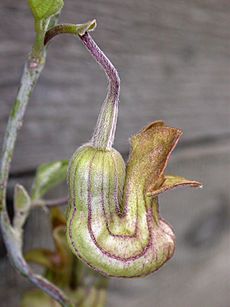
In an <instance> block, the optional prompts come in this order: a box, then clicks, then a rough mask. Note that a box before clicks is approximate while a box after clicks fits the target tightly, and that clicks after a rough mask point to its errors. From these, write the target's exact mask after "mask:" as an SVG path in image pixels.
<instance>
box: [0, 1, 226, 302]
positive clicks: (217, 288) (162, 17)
mask: <svg viewBox="0 0 230 307" xmlns="http://www.w3.org/2000/svg"><path fill="white" fill-rule="evenodd" d="M93 18H96V19H97V22H98V27H97V29H96V31H95V32H94V33H93V37H94V38H95V40H96V41H97V43H98V44H99V46H100V47H101V48H102V49H103V50H104V51H105V53H106V54H107V55H108V57H109V58H110V59H111V60H112V62H113V63H114V65H115V66H116V67H117V68H118V71H119V73H120V77H121V99H120V113H119V120H118V128H117V133H116V142H115V147H116V148H117V149H118V150H119V151H120V152H121V153H122V155H123V156H124V158H127V156H128V152H129V142H128V139H129V137H130V136H131V135H132V134H134V133H136V132H137V131H139V130H140V129H141V128H142V127H143V126H145V125H146V124H147V123H149V122H151V121H153V120H157V119H162V120H164V121H165V122H166V123H167V124H168V125H170V126H173V127H178V128H181V129H182V130H183V131H184V134H183V137H182V139H181V141H180V142H179V144H178V147H177V149H176V150H175V151H174V154H173V156H172V158H171V160H170V163H169V167H168V173H173V174H175V175H181V176H185V177H188V178H189V179H196V180H199V181H201V182H202V183H203V184H204V188H203V189H202V190H200V189H189V188H182V189H178V190H175V191H171V192H168V193H165V194H164V195H161V196H160V210H161V214H162V216H163V217H164V218H165V219H166V220H167V221H168V222H169V223H170V224H172V225H173V227H174V229H175V232H176V236H177V247H176V252H175V255H174V257H173V259H172V260H170V261H169V262H168V263H167V264H166V265H164V266H163V268H161V269H160V270H159V271H158V272H156V273H154V274H153V275H151V276H149V277H146V278H142V279H134V280H116V279H115V280H112V281H111V285H110V289H109V295H108V307H117V306H125V307H129V306H132V307H137V306H142V307H151V306H153V307H230V193H229V188H230V119H229V117H230V103H229V102H230V2H229V1H227V0H218V1H216V0H215V1H214V0H174V1H171V0H142V1H137V0H126V1H123V0H99V1H90V0H65V7H64V9H63V13H62V16H61V18H60V22H72V23H82V22H85V21H88V20H91V19H93ZM33 35H34V34H33V18H32V15H31V13H30V11H29V9H28V7H27V1H26V0H24V1H12V0H11V1H10V0H1V2H0V41H1V43H0V73H1V78H0V101H1V102H0V140H1V142H2V138H3V133H4V130H5V127H6V122H7V118H8V115H9V112H10V108H11V106H12V103H13V101H14V98H15V96H16V91H17V86H18V82H19V78H20V74H21V71H22V67H23V63H24V60H25V58H26V55H27V53H28V52H29V50H30V48H31V44H32V41H33ZM106 84H107V81H106V79H105V76H104V74H103V72H102V71H101V70H100V69H99V67H98V66H97V64H96V63H95V62H94V61H93V60H92V58H91V57H90V55H89V54H88V52H86V51H85V49H84V47H83V46H82V45H81V42H80V41H79V40H78V39H77V38H74V37H71V36H68V35H66V36H64V35H63V36H59V37H58V38H55V39H54V40H53V41H52V43H51V44H50V46H49V51H48V58H47V65H46V68H45V70H44V71H43V74H42V76H41V78H40V80H39V84H38V86H37V88H36V90H35V92H34V94H33V97H32V99H31V103H30V105H29V107H28V110H27V113H26V117H25V123H24V126H23V128H22V130H21V131H20V135H19V138H18V141H17V146H16V152H15V157H14V160H13V165H12V172H11V180H10V191H11V187H13V185H14V184H15V182H20V183H23V184H25V185H26V186H29V184H30V183H31V180H32V175H33V174H34V171H35V169H36V167H37V166H38V165H39V164H40V163H44V162H49V161H53V160H58V159H69V158H70V157H71V155H72V153H73V151H74V150H75V149H76V148H77V147H78V146H80V145H81V144H82V143H84V142H86V141H88V140H89V138H90V137H91V133H92V130H93V127H94V125H95V122H96V118H97V115H98V112H99V109H100V105H101V103H102V101H103V100H104V97H105V91H106V86H107V85H106ZM65 193H66V187H63V189H62V190H60V189H59V190H58V191H57V192H56V195H54V194H53V195H54V196H57V194H58V195H60V196H61V195H64V194H65ZM9 195H11V194H10V193H9ZM9 198H10V196H9ZM0 242H1V243H0V302H1V303H0V305H1V306H2V307H17V306H19V301H20V297H21V295H22V294H23V293H24V292H25V290H26V289H29V288H31V285H30V284H29V282H28V281H27V280H25V279H24V278H23V277H21V276H19V275H18V274H17V273H16V272H15V271H14V270H13V269H12V268H11V266H10V264H9V262H8V260H7V258H6V255H5V252H4V249H3V243H2V241H0ZM51 244H52V241H51V237H50V229H49V225H48V218H47V216H46V214H45V213H43V212H41V211H39V210H36V211H35V212H33V213H32V215H31V217H30V219H29V221H28V223H27V225H26V231H25V248H26V249H29V248H32V247H38V246H42V247H48V246H51ZM31 307H32V306H31Z"/></svg>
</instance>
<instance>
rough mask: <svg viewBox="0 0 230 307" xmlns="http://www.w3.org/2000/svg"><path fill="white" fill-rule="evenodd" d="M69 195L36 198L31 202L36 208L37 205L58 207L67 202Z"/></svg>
mask: <svg viewBox="0 0 230 307" xmlns="http://www.w3.org/2000/svg"><path fill="white" fill-rule="evenodd" d="M68 200H69V197H68V196H66V197H62V198H57V199H50V200H49V199H47V200H46V199H41V200H36V201H35V202H32V204H31V205H32V208H37V207H46V208H47V209H51V208H53V207H58V206H64V205H66V204H67V203H68Z"/></svg>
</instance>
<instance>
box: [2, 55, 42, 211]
mask: <svg viewBox="0 0 230 307" xmlns="http://www.w3.org/2000/svg"><path fill="white" fill-rule="evenodd" d="M44 64H45V52H44V54H43V57H41V58H34V57H33V56H32V55H30V56H29V58H28V60H27V62H26V64H25V67H24V71H23V75H22V78H21V84H20V87H19V90H18V94H17V98H16V100H15V103H14V106H13V108H12V111H11V113H10V116H9V120H8V124H7V128H6V133H5V137H4V141H3V149H2V158H1V165H0V211H1V210H6V188H7V183H8V176H9V170H10V164H11V161H12V157H13V152H14V147H15V143H16V138H17V133H18V130H19V129H20V128H21V126H22V120H23V117H24V114H25V111H26V107H27V104H28V102H29V99H30V96H31V93H32V90H33V88H34V86H35V84H36V83H37V80H38V78H39V76H40V74H41V72H42V70H43V67H44Z"/></svg>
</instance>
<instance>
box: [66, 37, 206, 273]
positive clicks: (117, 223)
mask: <svg viewBox="0 0 230 307" xmlns="http://www.w3.org/2000/svg"><path fill="white" fill-rule="evenodd" d="M80 38H81V40H82V42H83V44H84V45H85V46H86V48H87V49H88V50H89V51H90V52H91V54H92V55H93V57H94V58H95V59H96V61H97V62H98V63H99V64H100V65H101V66H102V68H103V69H104V71H105V73H106V74H107V76H108V78H109V82H110V84H109V90H108V94H107V98H106V100H105V102H104V104H103V106H102V109H101V113H100V115H99V119H98V122H97V125H96V128H95V131H94V134H93V137H92V140H91V141H90V142H89V143H87V144H86V145H83V146H82V147H80V148H79V149H78V150H77V151H76V152H75V153H74V155H73V157H72V159H71V161H70V164H69V174H68V184H69V193H70V201H69V210H68V216H67V239H68V243H69V245H70V247H71V249H72V251H73V253H74V254H75V255H76V256H78V257H79V258H80V259H82V260H83V261H84V262H85V263H87V264H88V265H89V266H90V267H92V268H94V269H95V270H97V271H99V272H100V273H101V274H103V275H107V276H114V277H139V276H145V275H147V274H149V273H151V272H154V271H155V270H157V269H159V268H160V267H161V266H162V265H163V264H164V263H165V262H166V261H167V260H169V259H170V258H171V257H172V255H173V253H174V249H175V235H174V232H173V230H172V228H171V226H170V225H169V224H168V223H167V222H165V221H164V220H163V219H162V218H161V217H160V215H159V210H158V194H159V193H161V192H163V191H165V190H169V189H172V188H174V187H176V186H182V185H189V186H193V187H200V186H201V184H200V183H199V182H197V181H191V180H186V179H185V178H182V177H174V176H165V175H164V170H165V168H166V165H167V162H168V159H169V156H170V154H171V152H172V150H173V149H174V147H175V146H176V144H177V142H178V139H179V137H180V136H181V134H182V132H181V130H179V129H176V128H170V127H167V126H165V125H164V123H163V122H162V121H157V122H154V123H152V124H150V125H149V126H147V127H145V128H144V129H143V130H142V131H141V132H140V133H138V134H137V135H135V136H133V137H132V138H131V153H130V157H129V161H128V163H127V165H125V163H124V161H123V158H122V157H121V155H120V154H119V153H118V152H117V151H116V150H115V149H113V148H112V143H113V139H114V134H115V128H116V121H117V112H118V101H119V90H120V81H119V77H118V74H117V72H116V70H115V68H114V67H113V65H112V63H111V62H110V61H109V60H108V59H107V58H106V56H105V55H104V54H103V53H102V51H101V50H100V49H99V48H98V46H97V45H96V44H95V42H94V41H93V39H92V38H91V36H90V35H89V34H88V33H86V34H85V35H83V36H82V37H80Z"/></svg>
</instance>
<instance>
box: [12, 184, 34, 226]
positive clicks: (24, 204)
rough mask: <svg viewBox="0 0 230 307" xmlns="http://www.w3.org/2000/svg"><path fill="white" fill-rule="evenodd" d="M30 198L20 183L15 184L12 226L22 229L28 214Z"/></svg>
mask: <svg viewBox="0 0 230 307" xmlns="http://www.w3.org/2000/svg"><path fill="white" fill-rule="evenodd" d="M30 206H31V199H30V196H29V195H28V193H27V191H26V190H25V188H24V187H23V186H22V185H19V184H17V185H16V186H15V189H14V220H13V225H14V228H16V229H18V230H19V231H20V229H22V227H23V225H24V223H25V220H26V218H27V216H28V214H29V210H30Z"/></svg>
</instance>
